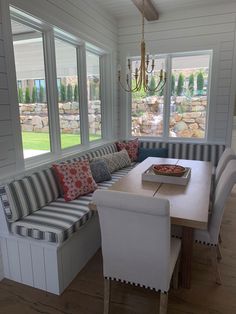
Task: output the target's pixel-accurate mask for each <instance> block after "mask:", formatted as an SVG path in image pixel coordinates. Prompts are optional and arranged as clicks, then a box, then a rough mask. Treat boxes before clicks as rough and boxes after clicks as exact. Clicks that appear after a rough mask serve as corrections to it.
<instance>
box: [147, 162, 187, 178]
mask: <svg viewBox="0 0 236 314" xmlns="http://www.w3.org/2000/svg"><path fill="white" fill-rule="evenodd" d="M152 169H153V172H154V173H155V174H158V175H164V176H174V177H182V175H183V174H184V173H185V171H186V169H185V168H184V167H182V166H178V165H169V164H157V165H153V166H152Z"/></svg>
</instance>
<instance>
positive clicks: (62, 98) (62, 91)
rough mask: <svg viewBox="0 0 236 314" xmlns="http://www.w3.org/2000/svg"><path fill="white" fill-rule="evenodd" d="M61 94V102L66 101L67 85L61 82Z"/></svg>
mask: <svg viewBox="0 0 236 314" xmlns="http://www.w3.org/2000/svg"><path fill="white" fill-rule="evenodd" d="M60 96H61V102H65V101H66V87H65V85H64V84H61V86H60Z"/></svg>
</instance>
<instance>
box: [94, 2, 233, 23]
mask: <svg viewBox="0 0 236 314" xmlns="http://www.w3.org/2000/svg"><path fill="white" fill-rule="evenodd" d="M90 1H91V2H94V3H97V4H98V5H100V7H102V8H103V9H104V10H105V11H107V12H108V13H110V14H111V15H112V16H113V17H114V18H116V19H118V20H119V19H120V18H122V17H126V16H137V15H139V11H138V9H137V8H136V7H135V6H134V4H133V3H132V1H131V0H90ZM235 1H236V0H152V2H153V4H154V5H155V7H156V8H157V10H158V12H159V14H160V17H161V16H162V15H165V14H166V13H167V12H168V13H169V12H170V11H176V10H184V9H191V8H192V9H194V8H197V7H204V6H210V5H214V6H215V5H218V4H223V5H225V4H227V3H234V2H235Z"/></svg>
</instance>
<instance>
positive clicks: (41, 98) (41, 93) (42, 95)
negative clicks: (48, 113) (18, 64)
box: [39, 86, 45, 103]
mask: <svg viewBox="0 0 236 314" xmlns="http://www.w3.org/2000/svg"><path fill="white" fill-rule="evenodd" d="M39 102H40V103H43V102H45V90H44V87H43V86H40V89H39Z"/></svg>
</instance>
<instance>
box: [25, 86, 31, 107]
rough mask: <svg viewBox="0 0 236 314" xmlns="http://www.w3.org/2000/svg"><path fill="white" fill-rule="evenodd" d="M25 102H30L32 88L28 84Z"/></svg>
mask: <svg viewBox="0 0 236 314" xmlns="http://www.w3.org/2000/svg"><path fill="white" fill-rule="evenodd" d="M25 103H26V104H30V89H29V87H28V86H27V87H26V89H25Z"/></svg>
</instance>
